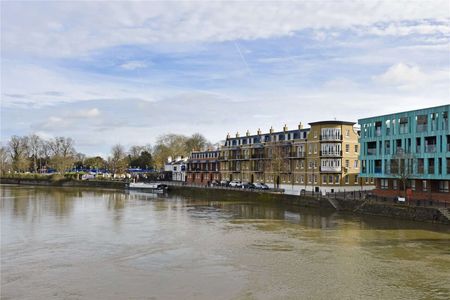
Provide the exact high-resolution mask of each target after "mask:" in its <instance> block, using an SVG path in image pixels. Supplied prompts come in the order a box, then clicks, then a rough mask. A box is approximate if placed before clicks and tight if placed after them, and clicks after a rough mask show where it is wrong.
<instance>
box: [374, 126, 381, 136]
mask: <svg viewBox="0 0 450 300" xmlns="http://www.w3.org/2000/svg"><path fill="white" fill-rule="evenodd" d="M375 136H381V127H378V128H375Z"/></svg>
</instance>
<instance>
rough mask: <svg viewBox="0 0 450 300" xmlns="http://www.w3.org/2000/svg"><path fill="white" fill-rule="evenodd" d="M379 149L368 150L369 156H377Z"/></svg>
mask: <svg viewBox="0 0 450 300" xmlns="http://www.w3.org/2000/svg"><path fill="white" fill-rule="evenodd" d="M376 154H377V149H376V148H369V149H367V155H376Z"/></svg>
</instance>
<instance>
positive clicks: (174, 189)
mask: <svg viewBox="0 0 450 300" xmlns="http://www.w3.org/2000/svg"><path fill="white" fill-rule="evenodd" d="M0 183H2V184H18V185H37V186H58V187H93V188H107V189H118V190H124V189H126V183H125V182H121V181H106V180H85V181H81V180H75V179H70V178H59V179H57V178H0ZM169 185H170V183H169ZM170 193H173V194H176V195H180V196H184V197H189V198H194V197H195V196H196V195H202V196H206V197H208V198H209V199H211V200H217V201H224V200H232V201H256V202H257V201H264V202H276V203H280V204H283V205H290V206H299V207H312V208H317V209H320V210H330V211H331V210H338V211H340V212H343V213H349V214H364V215H375V216H382V217H389V218H394V219H403V220H410V221H418V222H429V223H440V224H446V225H450V220H449V217H448V216H449V213H450V211H449V208H437V207H419V206H408V205H405V204H395V203H386V202H378V201H373V200H352V199H343V198H339V197H336V198H333V199H330V198H326V197H320V196H319V197H313V196H295V195H288V194H281V193H272V192H263V191H249V190H244V189H242V190H240V189H226V188H214V187H204V186H184V185H178V184H177V185H170Z"/></svg>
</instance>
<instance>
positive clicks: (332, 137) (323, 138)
mask: <svg viewBox="0 0 450 300" xmlns="http://www.w3.org/2000/svg"><path fill="white" fill-rule="evenodd" d="M320 140H321V141H342V134H341V135H322V134H321V135H320Z"/></svg>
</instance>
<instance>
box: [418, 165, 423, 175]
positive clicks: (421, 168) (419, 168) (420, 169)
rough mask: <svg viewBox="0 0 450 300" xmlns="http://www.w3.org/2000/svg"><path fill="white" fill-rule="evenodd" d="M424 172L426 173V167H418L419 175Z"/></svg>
mask: <svg viewBox="0 0 450 300" xmlns="http://www.w3.org/2000/svg"><path fill="white" fill-rule="evenodd" d="M423 172H424V167H423V166H418V167H417V173H418V174H423Z"/></svg>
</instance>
